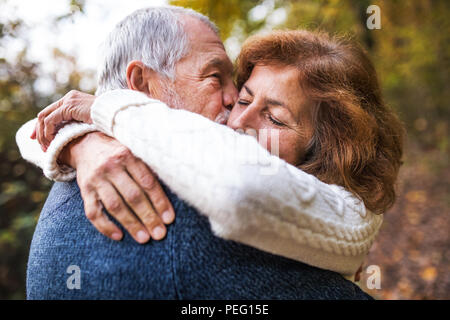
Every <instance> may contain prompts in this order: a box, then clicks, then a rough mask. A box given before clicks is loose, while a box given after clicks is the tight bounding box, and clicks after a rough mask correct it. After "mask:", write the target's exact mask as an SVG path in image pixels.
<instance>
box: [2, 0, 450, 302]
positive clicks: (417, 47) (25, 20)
mask: <svg viewBox="0 0 450 320" xmlns="http://www.w3.org/2000/svg"><path fill="white" fill-rule="evenodd" d="M169 2H170V3H171V4H176V5H181V6H186V7H191V8H193V9H196V10H198V11H200V12H202V13H204V14H206V15H208V16H209V17H210V18H211V19H212V20H213V21H214V22H216V24H217V25H218V26H219V27H220V29H221V33H222V40H223V41H224V43H225V47H226V49H227V52H228V54H229V55H230V57H231V58H232V59H234V58H235V57H236V56H237V54H238V53H239V49H240V46H241V43H242V41H243V40H245V39H246V38H247V37H248V36H249V35H251V34H253V33H256V32H264V31H268V30H272V29H277V28H289V29H297V28H308V29H313V28H321V29H324V30H326V31H329V32H332V33H335V32H337V33H346V34H350V35H353V36H354V37H355V38H356V39H358V40H359V41H360V42H361V43H362V44H363V45H364V46H365V47H366V49H367V50H368V51H369V53H370V55H371V57H372V59H373V61H374V63H375V65H376V68H377V70H378V72H379V76H380V80H381V82H382V87H383V91H384V95H385V98H386V101H387V102H388V103H389V105H390V106H392V108H394V109H395V110H396V111H397V112H398V113H399V114H400V117H401V118H402V120H403V121H404V123H405V125H406V127H407V130H408V141H407V146H406V152H405V157H404V161H405V164H404V166H403V167H402V170H401V174H400V179H399V184H398V195H399V197H398V200H397V203H396V205H395V206H394V207H393V208H392V209H390V210H389V211H388V212H387V213H386V215H385V222H384V225H383V227H382V230H381V232H380V234H379V236H378V239H377V241H376V243H375V245H374V246H373V248H372V250H371V252H370V254H369V257H368V258H367V261H366V263H365V265H364V269H363V273H362V279H361V281H360V283H359V285H360V286H361V287H362V288H363V289H364V290H366V291H367V292H368V293H369V294H371V295H372V296H374V297H375V298H377V299H444V298H446V299H449V298H450V262H449V261H450V250H449V248H450V241H449V233H450V221H449V220H450V218H449V214H450V196H449V194H450V192H449V191H450V190H449V184H450V183H449V182H450V169H449V119H450V107H449V101H450V96H449V93H450V88H449V86H450V85H449V83H450V81H449V80H450V79H449V69H450V68H449V64H450V47H449V43H450V27H449V22H448V18H449V16H450V15H449V14H450V10H449V9H450V2H449V1H446V0H442V1H438V0H435V1H433V0H423V1H421V0H417V1H390V0H386V1H366V0H344V1H335V0H328V1H325V0H321V1H319V0H317V1H314V0H304V1H278V0H265V1H252V0H240V1H238V0H229V1H216V0H198V1H181V0H180V1H169ZM162 4H167V1H164V0H156V1H145V0H127V1H119V0H109V1H100V0H85V1H81V0H78V1H75V0H72V1H68V0H65V1H63V0H60V1H54V0H37V1H36V0H0V179H1V180H0V190H1V194H0V298H3V299H23V298H24V297H25V274H26V262H27V258H28V249H29V245H30V241H31V238H32V235H33V230H34V226H35V224H36V222H37V218H38V216H39V212H40V209H41V208H42V206H43V203H44V201H45V198H46V196H47V193H48V190H49V188H50V187H51V183H50V182H49V181H47V180H46V179H45V178H43V177H42V174H41V172H40V171H39V170H37V169H36V168H34V167H32V166H31V165H29V164H27V163H26V162H25V161H23V160H21V159H20V155H19V153H18V149H17V146H16V143H15V140H14V135H15V132H16V131H17V129H18V128H19V127H20V125H21V124H23V123H24V122H25V121H26V120H28V119H31V118H33V117H34V116H35V115H36V113H37V112H39V110H40V109H41V108H43V107H45V106H47V105H48V104H49V103H50V102H52V101H54V100H56V99H58V98H59V97H61V96H62V95H63V94H64V93H66V92H67V91H69V90H71V89H81V90H83V91H87V92H93V91H94V90H95V84H96V75H95V69H96V65H97V63H98V52H99V47H100V45H101V42H102V40H103V39H104V38H105V37H106V35H107V33H108V32H109V30H111V29H112V28H113V26H114V25H115V24H116V23H117V22H118V21H120V20H121V19H122V18H124V17H125V16H126V15H127V14H129V13H131V12H133V11H134V10H136V9H138V8H142V7H146V6H151V5H162ZM371 4H376V5H378V6H379V7H380V8H381V29H380V30H369V29H367V27H366V20H367V18H368V16H369V15H368V14H367V13H366V9H367V7H368V6H369V5H371ZM370 265H377V266H379V267H380V270H381V289H372V290H371V289H368V288H367V286H366V280H367V277H368V276H369V274H367V273H366V270H367V267H368V266H370Z"/></svg>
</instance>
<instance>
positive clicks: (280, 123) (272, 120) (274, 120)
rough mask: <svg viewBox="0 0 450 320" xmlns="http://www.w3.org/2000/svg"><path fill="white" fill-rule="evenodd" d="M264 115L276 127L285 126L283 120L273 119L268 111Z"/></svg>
mask: <svg viewBox="0 0 450 320" xmlns="http://www.w3.org/2000/svg"><path fill="white" fill-rule="evenodd" d="M266 117H267V119H269V121H270V122H272V123H273V124H274V125H276V126H278V127H284V126H286V125H285V124H284V123H283V122H280V121H278V120H277V119H275V118H274V117H273V116H272V115H271V114H270V113H269V112H267V114H266Z"/></svg>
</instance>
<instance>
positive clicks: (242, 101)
mask: <svg viewBox="0 0 450 320" xmlns="http://www.w3.org/2000/svg"><path fill="white" fill-rule="evenodd" d="M238 104H240V105H241V106H248V105H249V104H250V102H248V101H245V100H242V99H239V100H238Z"/></svg>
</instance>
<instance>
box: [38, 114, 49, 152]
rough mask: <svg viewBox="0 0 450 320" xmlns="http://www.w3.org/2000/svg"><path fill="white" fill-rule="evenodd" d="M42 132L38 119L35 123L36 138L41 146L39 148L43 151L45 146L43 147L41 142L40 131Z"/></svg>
mask: <svg viewBox="0 0 450 320" xmlns="http://www.w3.org/2000/svg"><path fill="white" fill-rule="evenodd" d="M42 132H43V128H42V126H41V123H40V122H39V121H38V122H37V123H36V140H37V141H38V143H39V145H40V146H41V149H42V150H43V151H47V148H46V147H45V145H44V144H43V142H42V134H43V133H42Z"/></svg>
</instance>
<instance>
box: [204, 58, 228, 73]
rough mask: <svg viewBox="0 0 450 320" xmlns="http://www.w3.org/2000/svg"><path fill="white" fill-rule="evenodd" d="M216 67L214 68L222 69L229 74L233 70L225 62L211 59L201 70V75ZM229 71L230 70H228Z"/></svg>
mask: <svg viewBox="0 0 450 320" xmlns="http://www.w3.org/2000/svg"><path fill="white" fill-rule="evenodd" d="M213 67H216V68H219V69H220V68H224V69H226V70H227V71H230V73H231V72H232V70H233V66H232V65H229V64H228V63H227V62H226V61H224V60H223V59H220V58H212V59H211V60H209V61H208V63H206V65H205V67H204V68H203V70H202V74H204V73H206V72H207V71H208V70H209V69H211V68H213ZM228 69H230V70H228Z"/></svg>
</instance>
